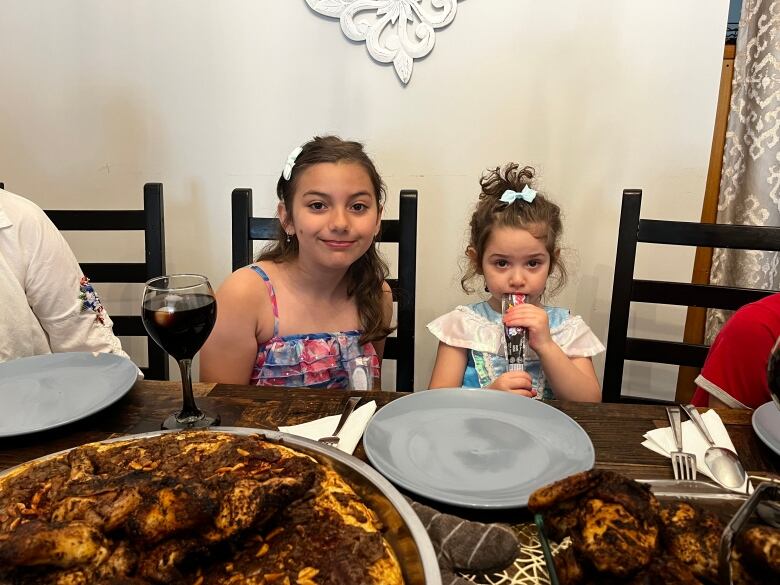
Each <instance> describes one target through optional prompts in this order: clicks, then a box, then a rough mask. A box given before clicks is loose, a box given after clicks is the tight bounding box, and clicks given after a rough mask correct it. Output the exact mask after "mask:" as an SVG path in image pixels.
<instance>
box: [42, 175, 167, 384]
mask: <svg viewBox="0 0 780 585" xmlns="http://www.w3.org/2000/svg"><path fill="white" fill-rule="evenodd" d="M45 212H46V215H48V216H49V219H51V221H52V223H54V225H55V226H57V228H58V229H60V230H62V231H118V230H133V231H143V232H144V262H82V263H80V265H81V270H82V272H84V274H85V275H86V276H88V277H89V279H90V280H91V281H92V282H96V283H106V282H108V283H128V282H132V283H143V282H146V281H147V280H149V279H151V278H154V277H156V276H162V275H163V274H165V221H164V210H163V187H162V184H161V183H147V184H146V185H144V208H143V209H141V210H139V209H132V210H93V209H88V210H73V209H68V210H59V209H57V210H45ZM139 309H140V308H139ZM111 320H112V321H113V322H114V333H115V334H116V335H120V336H123V337H146V338H147V353H148V363H149V365H148V367H146V368H141V371H142V372H143V373H144V376H145V377H146V378H148V379H152V380H167V379H168V370H169V369H168V356H167V354H166V353H165V352H164V351H163V350H162V348H160V347H159V346H158V345H157V344H156V343H154V341H153V340H151V339H150V338H149V337H148V333H147V332H146V328H145V327H144V325H143V322H142V321H141V317H140V315H132V316H128V315H114V314H112V315H111Z"/></svg>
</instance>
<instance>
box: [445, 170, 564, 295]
mask: <svg viewBox="0 0 780 585" xmlns="http://www.w3.org/2000/svg"><path fill="white" fill-rule="evenodd" d="M534 174H535V171H534V169H533V168H532V167H522V168H520V165H518V164H517V163H509V164H507V165H505V166H504V167H503V168H501V167H496V168H494V169H489V170H488V171H487V172H486V173H485V174H483V175H482V177H481V178H480V180H479V184H480V186H481V187H482V192H481V193H480V194H479V201H478V202H477V206H476V209H475V210H474V214H473V215H472V216H471V221H470V222H469V244H468V248H467V249H466V255H467V257H468V261H467V264H466V267H465V273H464V275H463V278H461V279H460V284H461V286H462V287H463V290H464V291H466V292H467V293H472V292H474V289H473V288H472V287H471V286H470V281H471V280H473V279H474V278H475V277H477V276H478V275H481V274H482V259H483V257H484V255H485V244H486V243H487V240H488V237H490V233H491V231H492V230H493V228H495V227H513V228H519V229H524V230H526V231H528V232H530V233H531V234H532V235H533V236H534V237H535V238H538V239H540V240H544V244H545V248H546V249H547V252H548V253H549V254H550V273H549V275H548V277H547V278H548V281H549V279H552V281H553V286H552V287H551V289H550V290H546V291H545V292H546V293H547V294H549V295H551V296H552V295H554V294H555V293H556V292H558V291H559V290H560V289H561V288H563V286H564V285H565V284H566V276H567V273H566V266H565V265H564V263H563V261H562V260H561V258H560V253H559V252H560V247H559V240H560V237H561V233H562V232H563V223H562V222H561V208H560V207H558V206H557V205H556V204H555V203H553V202H552V201H550V200H549V199H547V197H545V196H544V195H542V194H541V193H539V192H537V194H536V197H535V198H534V200H533V202H531V203H528V202H526V201H524V200H519V201H515V202H514V203H509V204H507V203H504V202H503V201H501V196H502V195H503V194H504V191H506V190H507V189H511V190H513V191H517V192H520V191H522V190H523V189H524V188H525V187H526V185H527V186H528V187H529V188H530V187H531V186H532V182H533V180H534Z"/></svg>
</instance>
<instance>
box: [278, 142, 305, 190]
mask: <svg viewBox="0 0 780 585" xmlns="http://www.w3.org/2000/svg"><path fill="white" fill-rule="evenodd" d="M302 151H303V147H302V146H296V147H295V148H293V151H292V152H291V153H290V156H288V157H287V162H286V163H284V171H282V176H283V177H284V180H285V181H289V180H290V177H291V176H292V170H293V167H294V166H295V159H296V158H298V155H299V154H301V152H302Z"/></svg>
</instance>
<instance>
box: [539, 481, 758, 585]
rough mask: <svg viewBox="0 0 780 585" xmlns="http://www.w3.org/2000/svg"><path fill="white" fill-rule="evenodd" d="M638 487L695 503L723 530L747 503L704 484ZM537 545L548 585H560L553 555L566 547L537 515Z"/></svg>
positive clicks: (740, 496)
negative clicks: (715, 518) (551, 535)
mask: <svg viewBox="0 0 780 585" xmlns="http://www.w3.org/2000/svg"><path fill="white" fill-rule="evenodd" d="M638 481H640V482H641V483H644V484H647V485H649V486H650V489H651V490H652V491H653V494H654V495H655V497H656V498H658V499H659V500H660V501H662V502H669V501H679V500H683V501H688V502H691V503H695V504H698V505H700V506H701V507H703V508H704V509H706V510H708V511H709V512H712V513H714V514H716V515H717V516H718V517H719V518H720V519H721V520H722V521H723V524H724V526H725V525H727V524H728V523H729V521H730V520H731V519H732V518H733V517H734V516H735V514H736V513H737V512H738V511H739V510H740V508H741V506H742V505H743V504H744V503H745V502H746V501H747V499H748V496H747V495H746V494H738V493H735V492H730V491H726V490H724V489H723V488H721V487H720V486H718V485H715V484H712V483H709V482H705V481H677V480H667V479H653V480H638ZM534 522H535V523H536V526H537V529H538V533H539V541H540V542H541V545H542V551H543V553H544V558H545V561H546V564H547V572H548V573H549V577H550V585H560V581H559V580H558V575H557V574H556V572H555V563H554V561H553V555H554V554H555V553H556V552H557V551H558V548H560V547H562V546H563V547H565V546H566V545H565V544H562V543H553V542H552V541H551V540H550V539H549V538H548V537H547V533H546V531H545V528H544V516H543V515H542V514H536V515H535V516H534Z"/></svg>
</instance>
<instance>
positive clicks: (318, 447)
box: [0, 427, 441, 585]
mask: <svg viewBox="0 0 780 585" xmlns="http://www.w3.org/2000/svg"><path fill="white" fill-rule="evenodd" d="M209 430H210V431H212V432H223V433H231V434H236V435H252V434H259V435H262V436H263V437H265V438H266V439H267V440H269V441H272V442H278V443H281V444H284V445H286V446H289V447H290V448H292V449H295V450H297V451H300V452H302V453H306V454H307V455H310V456H311V457H313V458H314V459H316V460H317V461H318V462H319V463H320V464H322V465H324V466H326V467H328V468H330V469H333V470H334V471H336V472H337V473H339V474H340V475H341V477H342V478H344V480H346V481H347V483H349V484H350V485H351V486H352V488H353V489H354V490H355V492H356V493H357V494H358V495H359V496H360V497H361V498H362V499H363V501H364V502H365V503H366V505H368V506H369V507H370V508H371V509H372V510H374V512H376V514H377V515H378V516H379V519H380V520H381V522H382V524H383V525H384V528H385V530H384V532H383V535H384V537H385V538H386V539H387V541H388V542H389V543H390V545H391V546H392V547H393V550H394V551H395V553H396V556H397V557H398V561H399V563H400V565H401V570H402V572H403V576H404V582H405V583H406V585H441V574H440V572H439V565H438V563H437V560H436V553H435V552H434V549H433V545H432V544H431V540H430V538H429V537H428V533H427V532H426V531H425V528H424V527H423V525H422V522H420V519H419V518H418V516H417V514H415V512H414V510H412V508H411V506H410V505H409V504H408V503H407V502H406V500H405V499H404V498H403V496H402V495H401V494H400V493H399V492H398V490H397V489H396V488H395V487H394V486H393V485H392V484H391V483H390V482H388V481H387V480H386V479H385V478H384V477H382V476H381V475H380V474H379V473H377V472H376V471H375V470H374V469H372V468H371V467H370V466H369V465H367V464H365V463H363V462H362V461H360V460H359V459H357V458H355V457H352V456H351V455H347V454H346V453H343V452H341V451H339V450H337V449H334V448H332V447H328V446H326V445H324V444H322V443H318V442H317V441H311V440H309V439H304V438H303V437H296V436H294V435H289V434H286V433H280V432H278V431H270V430H264V429H252V428H244V427H213V428H212V429H209ZM175 432H179V431H154V432H150V433H141V434H136V435H126V436H121V437H115V438H113V439H107V440H105V441H100V442H101V443H113V442H117V441H128V440H134V439H144V438H148V437H155V436H158V435H161V434H165V433H175ZM68 451H70V449H66V450H64V451H59V452H57V453H52V454H50V455H45V456H44V457H40V458H38V459H35V460H33V461H31V462H27V463H23V464H22V465H19V466H16V467H12V468H10V469H6V470H5V471H2V472H0V478H2V477H3V476H5V475H8V474H13V473H16V472H18V471H19V470H20V469H21V468H22V467H24V466H28V465H30V464H34V463H36V462H41V461H45V460H47V459H51V458H54V457H57V456H58V455H61V454H63V453H67V452H68Z"/></svg>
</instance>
